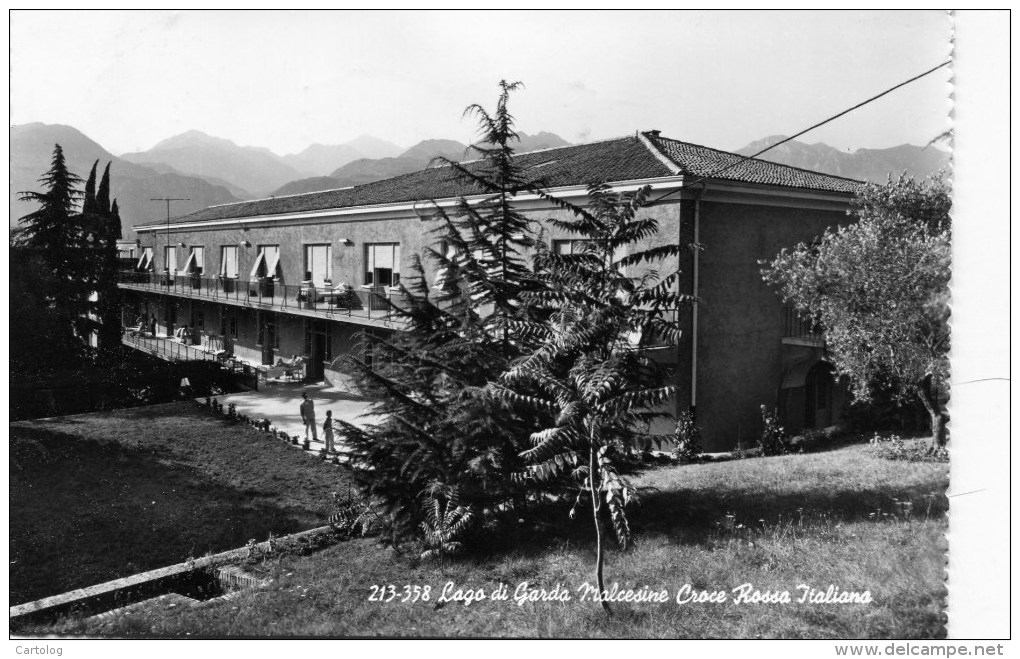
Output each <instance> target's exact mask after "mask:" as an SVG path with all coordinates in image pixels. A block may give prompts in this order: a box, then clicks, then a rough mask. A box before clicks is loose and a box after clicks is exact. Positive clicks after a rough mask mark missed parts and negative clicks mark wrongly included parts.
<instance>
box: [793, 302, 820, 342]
mask: <svg viewBox="0 0 1020 659" xmlns="http://www.w3.org/2000/svg"><path fill="white" fill-rule="evenodd" d="M783 338H784V339H800V340H803V341H811V342H814V343H819V344H821V343H824V342H825V332H824V331H823V330H822V328H821V327H820V326H818V324H817V323H815V322H814V321H813V320H810V319H805V318H804V317H803V316H801V315H800V314H799V313H798V312H797V310H796V309H794V308H793V307H783Z"/></svg>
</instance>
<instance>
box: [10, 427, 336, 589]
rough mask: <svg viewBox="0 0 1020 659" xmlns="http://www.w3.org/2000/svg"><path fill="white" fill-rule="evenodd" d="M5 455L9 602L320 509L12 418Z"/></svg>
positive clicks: (145, 453)
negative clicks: (19, 424) (290, 503)
mask: <svg viewBox="0 0 1020 659" xmlns="http://www.w3.org/2000/svg"><path fill="white" fill-rule="evenodd" d="M154 412H155V411H154ZM132 413H133V414H136V415H137V414H138V410H132ZM63 422H64V423H69V424H72V425H73V424H74V421H73V420H64V421H63ZM10 457H11V473H10V476H11V478H10V513H11V514H10V528H9V531H10V550H11V551H10V553H11V556H10V560H11V563H10V601H11V603H12V604H17V603H22V602H26V601H31V600H34V599H38V598H41V597H47V596H50V595H55V594H58V593H62V592H66V591H68V590H72V589H75V588H81V587H84V586H89V585H93V584H96V583H101V582H104V581H107V580H110V579H115V578H118V577H123V576H127V575H130V574H134V573H137V572H141V571H145V570H149V569H154V568H157V567H163V566H166V565H171V564H173V563H177V562H181V561H185V560H187V559H188V558H189V557H199V556H202V555H205V554H207V553H215V552H219V551H224V550H227V549H233V548H236V547H241V546H244V545H245V543H246V542H247V541H248V540H249V539H251V538H256V539H258V540H265V539H266V538H267V537H268V536H269V535H270V533H272V534H275V535H283V534H287V533H293V532H296V531H299V530H302V529H305V528H309V526H311V525H313V524H314V523H315V521H317V520H318V519H319V517H320V516H321V514H322V511H318V510H315V511H312V510H308V509H305V508H303V507H300V506H285V505H280V504H279V503H277V502H275V501H273V500H272V499H270V498H266V497H271V496H274V495H273V493H271V492H262V491H260V490H259V489H257V488H250V487H249V488H239V487H235V486H234V485H232V484H230V483H227V482H224V481H223V480H219V479H215V478H212V477H210V476H209V475H207V474H204V473H202V472H200V471H199V470H198V469H197V468H195V467H194V466H191V465H187V464H183V463H182V462H181V461H180V460H178V459H175V457H174V456H173V454H172V453H171V452H170V451H169V450H167V449H165V448H162V447H158V446H157V447H153V446H151V445H150V446H146V447H142V446H138V447H132V446H124V445H122V444H119V443H116V442H102V441H98V440H96V439H88V438H82V437H80V436H76V435H73V434H69V433H65V432H61V431H56V430H51V429H39V428H26V427H14V426H12V427H11V444H10ZM260 495H264V496H260Z"/></svg>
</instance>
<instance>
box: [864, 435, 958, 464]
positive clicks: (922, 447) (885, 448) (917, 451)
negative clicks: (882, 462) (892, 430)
mask: <svg viewBox="0 0 1020 659" xmlns="http://www.w3.org/2000/svg"><path fill="white" fill-rule="evenodd" d="M869 444H870V446H869V447H868V448H869V451H870V452H871V454H872V455H874V456H875V457H878V458H885V459H886V460H905V461H908V462H949V451H947V450H946V448H945V447H944V446H940V447H939V448H938V449H936V450H935V452H934V453H932V452H931V438H930V437H917V438H913V439H904V438H903V437H900V436H899V435H896V434H890V435H887V436H885V437H883V436H882V435H880V434H879V433H875V436H874V437H872V438H871V441H870V442H869Z"/></svg>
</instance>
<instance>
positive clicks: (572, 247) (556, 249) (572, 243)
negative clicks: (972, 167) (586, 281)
mask: <svg viewBox="0 0 1020 659" xmlns="http://www.w3.org/2000/svg"><path fill="white" fill-rule="evenodd" d="M589 242H590V241H588V240H574V239H562V240H554V241H552V251H553V254H558V255H560V256H566V255H569V254H581V253H582V252H583V251H584V249H585V246H586V245H587V244H588V243H589ZM626 255H627V254H626V251H625V248H624V247H618V248H617V249H616V251H615V252H613V260H614V261H619V260H620V259H622V258H623V257H624V256H626ZM619 271H620V273H621V274H626V272H627V268H625V267H624V268H620V270H619Z"/></svg>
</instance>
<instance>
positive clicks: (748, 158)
mask: <svg viewBox="0 0 1020 659" xmlns="http://www.w3.org/2000/svg"><path fill="white" fill-rule="evenodd" d="M951 63H952V60H946V61H945V62H942V63H941V64H939V65H938V66H935V67H932V68H930V69H928V70H927V71H925V72H924V73H920V74H918V75H916V76H914V77H912V78H909V79H907V80H904V81H903V82H901V83H899V84H897V85H894V86H892V87H890V88H889V89H886V90H885V91H883V92H881V93H879V94H876V95H874V96H872V97H871V98H869V99H867V100H864V101H861V102H860V103H858V104H857V105H854V106H852V107H849V108H847V109H846V110H843V111H842V112H839V113H837V114H834V115H832V116H831V117H829V118H828V119H825V120H823V121H819V122H818V123H816V124H815V125H813V126H811V127H809V128H805V129H804V130H802V131H800V132H799V133H795V134H794V135H791V136H789V137H787V138H784V139H782V140H780V141H778V142H776V143H775V144H770V145H769V146H767V147H765V148H764V149H762V150H761V151H758V152H757V153H754V154H752V155H749V156H744V157H742V158H741V159H740V160H738V161H736V162H734V163H731V164H729V165H726V166H725V167H722V168H720V169H717V170H715V171H714V172H711V173H709V174H705V175H704V176H702V177H700V178H698V179H697V180H695V181H691V182H690V183H686V182H684V183H683V184H681V185H680V187H678V188H676V189H675V190H670V191H669V192H667V193H666V194H663V195H662V196H660V197H657V198H656V199H653V200H652V203H655V202H657V201H661V200H663V199H665V198H666V197H668V196H670V195H672V194H676V193H677V192H679V191H681V190H683V189H685V188H689V187H691V186H694V185H697V184H698V183H701V182H703V181H705V180H707V179H710V178H714V177H716V176H718V175H719V174H721V173H723V172H725V171H726V170H729V169H733V168H734V167H736V166H738V165H741V164H743V163H745V162H747V161H748V160H753V159H755V158H757V157H758V156H760V155H762V154H763V153H765V152H766V151H769V150H771V149H774V148H776V147H777V146H779V145H780V144H785V143H786V142H789V141H790V140H794V139H796V138H798V137H800V136H801V135H804V134H805V133H809V132H811V131H813V130H814V129H816V128H819V127H821V126H824V125H825V124H827V123H829V122H830V121H834V120H836V119H839V118H840V117H842V116H844V115H846V114H849V113H851V112H853V111H854V110H857V109H858V108H862V107H864V106H865V105H867V104H868V103H872V102H874V101H877V100H878V99H880V98H882V97H883V96H885V95H887V94H890V93H892V92H894V91H896V90H897V89H899V88H900V87H903V86H905V85H909V84H910V83H912V82H914V81H915V80H920V79H921V78H923V77H925V76H926V75H930V74H932V73H934V72H935V71H938V70H939V69H941V68H942V67H944V66H949V65H950V64H951Z"/></svg>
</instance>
